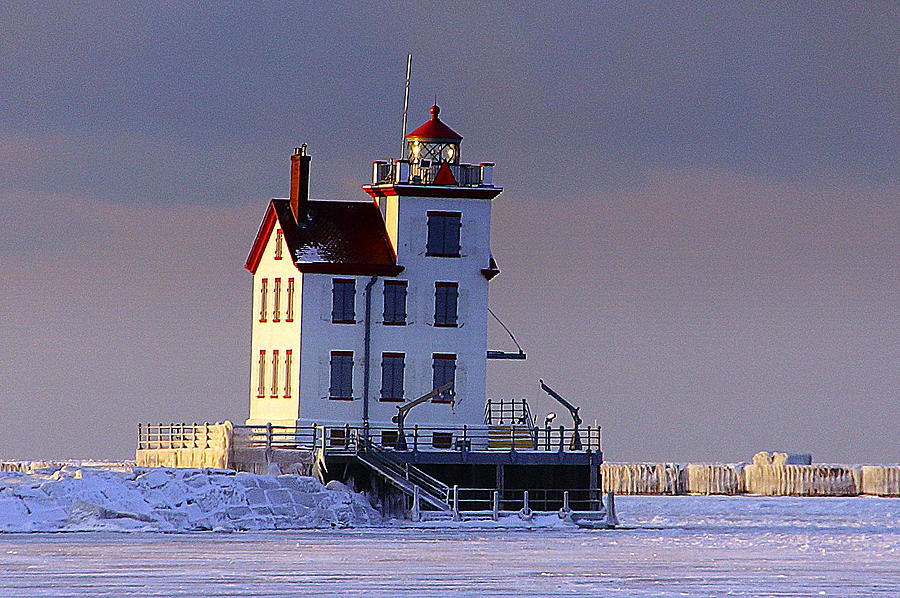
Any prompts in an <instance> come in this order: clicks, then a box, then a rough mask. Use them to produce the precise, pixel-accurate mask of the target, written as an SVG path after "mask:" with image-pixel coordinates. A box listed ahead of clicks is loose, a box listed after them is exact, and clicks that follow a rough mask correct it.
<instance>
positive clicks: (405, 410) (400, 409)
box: [391, 382, 456, 423]
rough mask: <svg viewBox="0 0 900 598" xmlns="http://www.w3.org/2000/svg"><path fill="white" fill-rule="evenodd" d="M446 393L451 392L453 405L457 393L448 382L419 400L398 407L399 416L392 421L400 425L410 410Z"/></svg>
mask: <svg viewBox="0 0 900 598" xmlns="http://www.w3.org/2000/svg"><path fill="white" fill-rule="evenodd" d="M445 392H449V394H450V405H451V406H452V405H453V401H454V400H455V398H456V393H454V392H453V383H452V382H448V383H447V384H444V385H443V386H441V387H440V388H435V389H434V390H432V391H431V392H429V393H427V394H424V395H422V396H421V397H419V398H418V399H415V400H413V401H410V402H409V403H403V404H402V405H397V415H395V416H394V417H392V418H391V421H392V422H394V423H400V422H401V421H402V420H403V419H405V418H406V414H407V413H409V410H410V409H412V408H413V407H415V406H416V405H421V404H422V403H424V402H425V401H430V400H431V399H433V398H434V397H437V396H440V395H442V394H444V393H445Z"/></svg>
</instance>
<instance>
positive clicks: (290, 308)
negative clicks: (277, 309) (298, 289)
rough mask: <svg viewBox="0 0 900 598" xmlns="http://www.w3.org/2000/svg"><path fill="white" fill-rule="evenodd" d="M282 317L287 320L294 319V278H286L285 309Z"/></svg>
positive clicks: (291, 320)
mask: <svg viewBox="0 0 900 598" xmlns="http://www.w3.org/2000/svg"><path fill="white" fill-rule="evenodd" d="M284 319H285V320H287V321H288V322H293V321H294V279H293V278H288V284H287V310H286V311H285V314H284Z"/></svg>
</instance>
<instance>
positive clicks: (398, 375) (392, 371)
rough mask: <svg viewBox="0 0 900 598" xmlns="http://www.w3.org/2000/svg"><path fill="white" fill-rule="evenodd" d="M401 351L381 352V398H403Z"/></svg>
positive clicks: (391, 399) (400, 399)
mask: <svg viewBox="0 0 900 598" xmlns="http://www.w3.org/2000/svg"><path fill="white" fill-rule="evenodd" d="M403 358H404V355H403V353H382V354H381V400H382V401H402V400H403V366H404V363H403Z"/></svg>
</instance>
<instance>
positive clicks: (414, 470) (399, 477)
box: [356, 443, 450, 511]
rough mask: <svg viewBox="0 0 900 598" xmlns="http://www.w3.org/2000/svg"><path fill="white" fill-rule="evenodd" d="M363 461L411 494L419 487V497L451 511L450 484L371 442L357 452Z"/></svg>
mask: <svg viewBox="0 0 900 598" xmlns="http://www.w3.org/2000/svg"><path fill="white" fill-rule="evenodd" d="M356 458H357V459H358V460H359V462H360V463H362V464H363V465H365V466H366V467H368V468H369V469H370V470H372V471H373V472H375V473H376V474H377V475H379V476H380V477H381V478H383V479H384V480H385V481H387V482H389V483H390V484H392V485H393V486H395V487H396V488H398V489H400V490H401V491H403V492H404V493H406V494H408V495H409V496H414V495H415V492H416V487H418V489H419V500H421V501H423V502H426V503H428V504H430V505H431V506H433V507H435V508H437V509H439V510H441V511H449V510H450V502H449V501H450V487H449V486H447V485H446V484H444V483H443V482H442V481H440V480H439V479H437V478H435V477H432V476H430V475H428V474H427V473H425V472H424V471H422V470H421V469H419V468H418V467H415V466H414V465H410V464H408V463H404V462H403V461H400V460H399V459H397V458H396V457H395V456H394V455H392V454H391V453H390V452H389V451H387V450H385V449H384V448H383V447H381V446H379V445H377V444H375V443H369V445H368V447H367V449H366V450H364V451H359V452H357V453H356Z"/></svg>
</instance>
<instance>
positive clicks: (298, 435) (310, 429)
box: [137, 420, 602, 453]
mask: <svg viewBox="0 0 900 598" xmlns="http://www.w3.org/2000/svg"><path fill="white" fill-rule="evenodd" d="M504 421H505V420H504ZM574 433H575V430H574V429H573V428H564V427H562V426H560V427H558V428H551V427H549V426H547V427H543V428H539V427H537V426H520V425H515V424H512V425H509V426H506V425H505V424H504V428H503V429H501V430H498V429H497V426H496V425H494V426H493V427H490V426H478V427H469V426H460V427H443V426H420V425H418V424H417V425H414V426H412V427H411V428H407V429H406V430H405V439H406V445H407V447H408V450H410V451H444V452H464V451H465V452H467V451H492V452H493V451H497V452H516V451H519V452H528V451H538V452H597V451H600V450H602V436H601V429H600V427H599V426H597V427H591V426H588V427H587V428H585V429H581V430H579V433H580V437H581V441H582V450H580V451H576V450H574V449H573V446H574V442H573V441H574ZM364 437H365V432H364V430H363V428H362V427H361V426H351V425H349V424H344V425H335V426H329V425H325V426H322V425H308V426H276V425H272V424H267V425H253V426H246V425H244V426H233V428H232V445H233V446H234V447H235V448H238V449H240V448H266V449H311V448H322V449H324V450H325V451H326V452H332V453H340V452H345V453H356V452H358V451H359V450H360V448H361V439H363V438H364ZM397 438H398V431H397V428H389V427H386V426H381V427H379V426H372V427H371V428H370V429H369V440H370V441H371V442H373V443H375V444H379V445H381V446H383V447H384V448H386V449H390V450H395V449H394V447H395V446H396V443H397ZM219 444H222V445H223V446H224V425H223V424H209V423H203V424H197V423H194V424H188V423H170V424H139V425H138V438H137V448H138V449H184V448H206V447H209V446H212V445H219Z"/></svg>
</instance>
